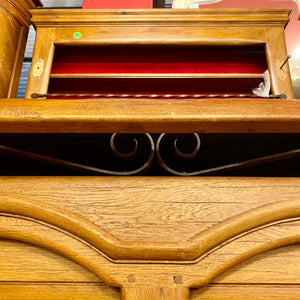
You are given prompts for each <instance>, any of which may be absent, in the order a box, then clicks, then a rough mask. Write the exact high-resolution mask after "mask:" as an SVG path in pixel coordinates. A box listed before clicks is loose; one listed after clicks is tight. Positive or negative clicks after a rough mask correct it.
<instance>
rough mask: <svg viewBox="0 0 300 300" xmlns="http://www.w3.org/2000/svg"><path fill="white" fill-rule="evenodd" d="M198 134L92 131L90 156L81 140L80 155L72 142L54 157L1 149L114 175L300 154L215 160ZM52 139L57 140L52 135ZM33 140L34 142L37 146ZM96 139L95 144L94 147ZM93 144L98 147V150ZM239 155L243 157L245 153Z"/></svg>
mask: <svg viewBox="0 0 300 300" xmlns="http://www.w3.org/2000/svg"><path fill="white" fill-rule="evenodd" d="M97 137H99V136H97ZM201 138H202V140H201V139H200V136H199V134H198V133H190V134H167V133H162V134H159V135H156V134H153V135H150V134H149V133H145V134H119V133H114V134H112V135H101V137H100V139H99V140H98V141H97V138H96V136H93V138H92V140H91V141H92V142H91V141H90V142H89V145H91V144H92V148H95V149H93V155H91V156H90V157H89V147H87V146H86V144H84V142H83V144H82V145H81V144H80V146H81V148H80V149H81V151H79V152H78V153H79V155H76V151H74V150H73V149H74V147H75V146H76V145H75V146H74V143H73V145H72V147H71V148H70V149H71V151H72V153H71V152H70V149H68V151H67V153H65V155H62V154H61V153H60V152H59V151H56V152H55V151H54V153H55V157H53V156H54V155H53V154H51V153H52V152H51V151H50V152H47V151H46V153H47V154H44V153H45V152H43V153H42V154H41V153H40V152H39V151H35V150H34V149H35V148H34V147H32V148H30V149H29V151H28V149H26V150H23V149H22V150H21V149H18V147H15V146H14V145H13V146H4V145H0V152H2V153H5V154H8V155H10V156H16V157H22V158H25V159H27V160H32V161H38V162H42V163H44V164H46V165H47V164H48V165H54V166H59V167H60V169H64V170H73V171H76V172H75V175H78V174H90V175H115V176H130V175H141V174H146V175H161V173H162V170H163V171H164V172H165V173H166V174H169V175H176V176H207V175H220V174H224V173H225V174H228V172H229V171H233V170H238V169H243V168H248V167H253V166H257V165H263V164H266V163H270V162H274V161H279V160H283V159H288V158H293V157H296V156H300V149H295V150H290V151H286V152H281V153H277V154H271V155H264V154H262V155H264V156H262V155H260V156H259V157H257V158H251V159H248V160H241V161H238V162H236V161H235V155H231V159H230V160H229V161H228V160H227V161H226V160H224V159H223V157H222V159H219V160H217V161H214V159H213V155H211V154H212V153H211V152H210V151H211V150H214V147H215V143H213V144H212V145H211V146H210V147H207V139H205V136H203V137H201ZM203 140H204V142H203ZM55 142H57V141H56V140H55ZM37 143H39V140H37ZM37 143H36V146H38V145H37ZM77 143H78V142H77ZM97 143H98V146H99V147H97ZM202 144H203V145H202ZM77 146H78V144H77ZM37 148H39V147H37ZM90 148H91V146H90ZM45 149H46V148H44V150H45ZM59 149H60V148H59ZM98 149H99V151H100V152H98ZM40 150H41V149H40ZM46 150H47V149H46ZM36 152H39V153H36ZM219 152H220V153H219V156H222V155H223V154H224V149H220V151H219ZM227 152H228V150H227ZM73 153H75V155H74V154H73ZM215 157H216V155H215ZM240 157H245V158H246V157H247V156H240ZM46 168H47V166H46ZM0 171H1V169H0ZM146 172H147V173H146ZM72 175H73V172H72Z"/></svg>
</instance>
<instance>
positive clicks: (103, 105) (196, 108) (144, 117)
mask: <svg viewBox="0 0 300 300" xmlns="http://www.w3.org/2000/svg"><path fill="white" fill-rule="evenodd" d="M178 124H180V126H179V125H178ZM0 132H1V133H82V132H84V133H112V132H119V133H145V132H149V133H161V132H167V133H172V132H173V133H174V132H175V133H187V132H198V133H255V132H261V133H272V132H273V133H300V101H299V100H279V99H274V100H270V99H269V100H268V99H262V100H260V99H224V100H223V99H201V100H200V99H199V100H192V99H190V100H188V99H187V100H179V99H178V100H176V99H175V100H159V99H154V100H151V99H80V100H79V99H78V100H74V99H58V100H45V99H41V100H33V99H0Z"/></svg>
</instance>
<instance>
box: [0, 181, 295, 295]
mask: <svg viewBox="0 0 300 300" xmlns="http://www.w3.org/2000/svg"><path fill="white" fill-rule="evenodd" d="M299 188H300V184H299V179H297V178H285V179H284V178H213V177H211V178H171V177H160V178H157V177H156V178H153V177H133V178H116V177H59V178H58V177H44V178H43V177H1V178H0V194H1V198H2V200H3V199H6V201H7V202H6V203H5V202H3V204H2V205H1V211H2V213H1V216H0V236H1V238H2V239H4V240H2V242H1V245H2V248H1V249H2V251H0V258H1V257H2V258H3V259H1V260H0V261H1V264H0V267H1V269H2V270H3V271H4V272H2V275H1V277H2V278H1V282H2V285H1V287H0V288H1V289H2V291H3V294H4V295H10V293H11V289H10V288H9V286H10V285H16V284H17V283H18V284H21V285H20V286H23V285H25V288H24V289H18V288H16V295H24V292H23V291H26V290H28V295H32V298H31V299H37V298H35V297H36V296H35V295H37V291H38V290H40V292H41V293H42V294H43V297H44V298H41V299H48V298H47V297H50V296H49V295H54V294H53V293H54V292H53V289H55V290H57V295H58V296H57V297H58V299H59V297H63V296H62V295H71V296H72V295H74V291H77V290H78V293H77V295H78V299H86V297H89V296H86V295H89V293H91V292H93V289H94V288H95V289H97V286H98V289H100V290H99V291H98V292H99V293H103V294H102V295H103V298H104V299H118V297H120V295H119V294H118V292H117V290H115V289H111V288H108V287H105V286H104V285H103V282H105V283H106V284H107V285H108V286H112V287H121V291H122V297H123V299H188V298H189V297H190V298H191V299H202V297H211V298H203V299H218V297H220V296H219V295H220V293H224V297H227V298H228V299H229V297H232V295H233V294H232V291H236V293H237V294H236V296H235V298H234V299H243V298H242V297H243V295H244V294H247V291H248V290H249V293H248V294H247V295H248V299H251V297H252V298H255V295H256V294H258V293H260V292H263V293H264V294H265V295H267V299H271V298H272V297H273V296H272V295H274V294H276V291H278V295H284V297H285V298H283V299H291V298H292V297H294V296H295V295H296V292H295V291H296V290H295V287H297V286H296V285H297V284H298V285H299V284H300V282H299V280H298V279H299V278H300V277H299V272H300V270H299V268H298V266H299V264H298V263H297V261H298V257H299V256H298V255H297V254H298V252H299V246H297V245H296V244H297V243H299V242H300V234H299V232H300V221H299V212H298V208H297V207H298V206H299V201H298V200H297V197H298V195H299ZM13 199H15V200H13ZM17 199H18V200H17ZM22 199H23V200H22ZM25 199H28V200H25ZM12 200H13V201H12ZM29 200H30V202H28V203H27V201H29ZM14 201H18V203H19V205H18V206H15V204H14V203H16V202H14ZM26 203H27V204H26ZM29 203H31V204H33V203H35V204H34V206H31V208H30V206H28V205H29ZM38 203H40V204H38ZM292 203H295V204H292ZM31 204H30V205H31ZM39 205H40V206H39ZM291 205H292V206H291ZM293 205H294V206H293ZM297 205H298V206H297ZM39 207H40V208H39ZM58 207H59V209H58ZM45 208H47V209H48V210H49V213H50V212H51V211H52V212H51V214H49V213H48V212H46V211H45ZM269 208H270V209H269ZM28 209H29V210H28ZM41 209H42V210H41ZM251 211H253V212H255V214H257V216H255V214H254V215H251V214H250V215H249V212H251ZM57 213H59V214H60V215H58V214H57ZM70 214H72V215H73V216H74V218H75V219H76V220H77V221H76V226H75V227H74V228H73V229H72V227H69V225H68V222H69V221H68V219H66V218H65V217H64V215H65V216H68V215H69V216H70V217H71V216H72V215H70ZM47 215H48V216H47ZM248 215H249V216H251V218H250V219H249V220H248V219H247V216H248ZM95 217H96V218H95ZM257 218H258V219H257ZM259 219H260V221H259V223H257V222H258V220H259ZM59 220H63V223H61V222H60V221H59ZM69 220H71V219H69ZM250 220H251V221H250ZM208 221H209V222H211V223H209V224H208V223H207V222H208ZM87 222H91V224H93V225H89V226H97V228H99V229H101V230H103V229H105V232H106V233H105V234H108V235H110V236H111V237H113V239H115V240H111V241H112V242H113V243H115V244H112V248H109V249H111V250H109V251H113V252H115V254H114V253H110V252H108V253H107V254H108V255H109V256H110V257H111V258H109V256H107V255H106V254H104V253H105V248H102V246H99V244H97V243H95V241H93V239H89V237H88V236H89V235H90V233H89V232H88V231H86V230H85V229H84V228H83V227H82V229H79V227H78V226H80V223H81V224H85V223H86V224H88V223H87ZM232 222H233V223H236V224H237V227H232V224H233V223H232ZM249 222H250V223H249ZM251 223H252V224H251ZM185 224H188V226H189V224H191V225H192V226H191V227H185ZM242 224H243V225H242ZM247 224H248V225H247ZM255 224H256V225H255ZM259 224H261V225H259ZM263 224H265V225H263ZM107 225H109V227H105V226H107ZM112 225H113V226H112ZM149 225H150V227H151V228H149ZM224 226H226V230H225V231H224V233H222V235H223V238H225V240H224V239H221V240H220V238H219V237H218V235H219V232H220V231H219V230H220V228H223V227H224ZM253 226H254V227H253ZM255 226H256V227H255ZM113 227H115V228H119V229H118V230H116V231H114V228H113ZM121 228H125V230H124V231H123V232H122V231H120V229H121ZM182 228H183V229H182ZM236 228H240V230H239V231H236ZM251 228H252V229H251ZM83 229H84V231H82V232H80V231H81V230H83ZM188 229H189V230H188ZM224 229H225V227H224ZM222 230H223V229H222ZM98 232H99V233H101V232H100V231H99V230H98ZM239 232H240V233H239ZM156 233H157V234H156ZM171 233H173V234H171ZM210 233H211V234H212V236H213V238H211V237H209V234H210ZM101 234H102V233H101ZM207 234H208V236H207ZM224 234H225V236H224ZM179 236H180V238H178V237H179ZM205 236H207V238H208V240H205ZM226 236H227V237H226ZM197 237H202V238H203V239H202V243H203V244H202V245H201V246H199V245H198V247H199V249H200V248H202V247H204V246H205V245H209V244H211V243H212V246H211V247H213V248H207V250H206V252H205V253H203V255H202V256H201V257H199V258H198V259H196V260H195V261H193V262H192V261H191V262H189V263H188V262H187V261H186V262H184V261H178V259H177V260H176V261H172V259H171V257H172V255H174V254H176V253H178V251H180V253H181V255H184V251H186V249H185V250H184V248H182V247H183V245H185V247H187V249H188V247H189V244H190V243H191V242H192V241H193V240H195V238H197ZM222 240H223V242H222ZM133 241H134V242H133ZM195 241H196V240H195ZM120 243H121V244H120ZM207 243H208V244H207ZM34 245H35V246H34ZM119 245H122V247H128V246H129V245H130V247H133V248H132V249H135V252H131V250H130V249H129V248H128V250H126V251H128V255H127V260H123V261H122V260H118V259H117V260H116V259H113V257H115V255H116V254H117V253H118V251H117V248H118V247H119ZM142 245H143V247H146V248H145V249H148V250H147V251H148V252H147V254H146V252H145V254H143V256H140V255H138V256H136V252H140V254H141V253H142V252H143V251H144V250H142V248H141V246H142ZM213 245H214V246H213ZM40 247H41V248H45V249H47V250H43V249H41V248H40ZM164 247H168V249H169V250H168V255H169V257H170V258H169V259H166V256H164V254H163V252H161V251H162V249H163V248H164ZM124 249H125V248H124ZM151 249H156V250H155V251H156V253H157V254H156V256H155V257H157V258H158V256H157V255H158V254H159V253H160V254H159V255H161V260H160V261H153V260H152V259H153V258H151V257H154V256H153V253H154V252H153V251H152V250H151ZM179 249H180V250H179ZM203 249H204V248H203ZM209 249H210V250H209ZM272 249H274V250H272ZM103 250H104V252H103ZM172 253H173V254H172ZM57 254H59V255H57ZM6 256H8V257H11V258H12V259H8V260H6V259H5V257H6ZM24 256H25V257H24ZM138 257H139V260H137V258H138ZM164 257H165V258H164ZM174 257H175V256H174ZM177 257H178V256H177ZM41 258H43V259H41ZM140 259H144V261H141V260H140ZM40 260H41V263H39V261H40ZM69 260H71V261H69ZM30 264H33V265H34V267H33V268H32V274H31V272H29V270H28V269H29V268H28V266H29V265H30ZM26 265H27V267H26ZM274 266H276V268H274ZM20 269H27V270H26V271H25V272H24V276H23V274H22V273H20V272H19V271H18V270H20ZM92 273H93V274H94V275H93V274H92ZM282 274H286V277H285V276H282ZM39 277H41V278H42V279H40V280H38V278H39ZM76 282H77V283H78V286H77V284H76ZM291 284H292V285H291ZM73 285H75V286H77V287H76V288H75V289H73V288H72V287H73ZM207 285H209V286H208V287H207V288H204V287H205V286H207ZM231 286H233V287H234V289H230V287H231ZM188 287H193V288H196V287H197V288H199V289H198V290H194V289H193V290H192V291H191V293H190V296H188V295H189V288H188ZM203 288H204V289H203ZM283 288H284V292H283ZM98 292H97V293H98ZM22 293H23V294H22ZM116 293H117V294H116ZM99 295H100V294H99ZM7 297H8V296H7ZM20 297H21V296H20ZM113 297H116V298H113ZM7 299H9V298H7ZM12 299H14V298H12ZM76 299H77V298H76ZM225 299H226V298H225Z"/></svg>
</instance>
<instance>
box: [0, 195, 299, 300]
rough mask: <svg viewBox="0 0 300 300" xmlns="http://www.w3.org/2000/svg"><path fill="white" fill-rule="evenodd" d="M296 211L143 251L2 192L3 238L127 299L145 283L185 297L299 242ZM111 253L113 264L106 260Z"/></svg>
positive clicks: (250, 217) (254, 214)
mask: <svg viewBox="0 0 300 300" xmlns="http://www.w3.org/2000/svg"><path fill="white" fill-rule="evenodd" d="M299 212H300V203H299V201H296V200H295V201H282V202H277V203H273V204H268V205H263V206H261V207H259V208H256V209H253V210H250V211H248V212H246V213H243V214H240V215H237V216H235V217H232V218H230V219H228V220H227V221H225V222H222V223H220V224H218V225H216V226H213V227H211V228H210V229H209V230H206V231H204V232H202V233H200V234H198V235H197V236H195V237H194V238H192V239H191V240H189V241H187V242H186V243H153V244H151V243H148V244H147V245H145V246H143V245H142V244H141V243H132V242H125V241H119V240H117V239H115V238H114V237H112V236H111V235H109V234H108V233H106V232H105V231H103V230H102V229H100V228H98V227H97V226H95V225H94V224H92V223H90V222H88V221H87V220H84V219H82V218H80V217H78V216H76V215H74V214H70V213H68V212H66V211H62V210H60V209H59V208H57V207H53V206H50V205H48V204H46V203H42V202H39V201H35V200H30V199H25V198H21V197H15V196H8V195H1V197H0V238H3V239H9V240H17V241H22V242H25V243H28V244H33V245H36V246H39V247H43V248H45V249H48V250H50V251H52V252H54V253H57V254H59V255H62V256H64V257H66V258H68V259H70V260H72V261H74V262H76V263H78V264H79V265H81V266H82V267H84V268H85V269H87V270H89V271H91V272H92V273H94V274H95V275H96V276H98V277H99V278H100V279H101V280H103V281H104V282H105V283H106V284H107V285H109V286H114V287H122V293H123V297H124V299H127V298H126V297H129V296H128V295H131V294H130V293H131V292H134V289H136V288H137V289H140V292H141V293H144V292H145V293H146V292H147V291H148V289H149V286H150V287H152V288H150V290H151V293H154V294H155V293H157V292H158V291H157V288H156V287H166V288H167V289H166V290H168V289H169V290H168V291H169V292H168V293H170V295H173V293H175V294H176V295H177V294H178V293H179V294H178V295H181V294H182V295H184V296H182V297H181V296H178V297H177V296H176V297H177V298H176V299H188V290H187V289H188V288H190V287H193V288H194V287H203V286H205V285H207V284H208V283H210V282H211V281H212V280H213V279H215V278H216V277H217V276H219V275H221V274H222V273H223V272H225V271H227V270H228V269H230V268H231V267H233V266H234V265H236V264H237V263H240V262H242V261H244V260H246V259H248V258H251V257H253V256H254V255H257V254H260V253H263V252H266V251H269V250H272V249H275V248H278V247H282V246H287V245H292V244H295V243H300V214H299ZM110 249H112V250H114V251H113V254H114V257H117V258H118V259H113V258H112V255H109V254H110V253H109V251H110ZM126 249H127V251H128V252H127V253H126ZM139 251H141V252H142V253H139ZM147 251H149V254H148V253H147ZM193 251H194V252H193ZM190 252H191V253H190ZM153 253H155V256H154V255H153ZM124 254H126V255H124ZM190 257H191V258H193V260H189V258H190ZM178 258H181V259H178ZM194 258H195V259H194ZM162 270H163V272H162ZM134 293H135V292H134ZM175 294H174V295H175ZM126 295H127V296H126ZM172 297H173V296H172ZM172 297H171V298H172ZM171 298H166V299H171ZM128 299H129V298H128ZM172 299H175V298H174V297H173V298H172Z"/></svg>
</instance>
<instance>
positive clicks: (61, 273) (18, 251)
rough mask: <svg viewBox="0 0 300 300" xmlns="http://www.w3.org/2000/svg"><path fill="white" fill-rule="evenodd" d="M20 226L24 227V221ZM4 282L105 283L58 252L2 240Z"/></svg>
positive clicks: (0, 277) (0, 275) (0, 273)
mask: <svg viewBox="0 0 300 300" xmlns="http://www.w3.org/2000/svg"><path fill="white" fill-rule="evenodd" d="M19 224H20V226H21V225H22V223H21V222H19ZM7 257H10V259H7ZM0 282H2V283H4V282H6V283H9V282H11V283H17V282H19V283H23V284H25V283H29V282H36V283H50V282H60V283H65V284H68V283H75V282H77V283H81V282H88V283H97V284H100V283H101V280H100V279H99V278H98V277H96V276H95V275H94V274H92V273H91V272H88V271H87V270H86V269H84V268H82V267H81V266H79V265H78V264H76V263H74V262H72V261H71V260H68V259H66V258H64V257H62V256H60V255H57V254H56V253H54V252H50V251H47V250H45V249H43V248H41V247H37V246H34V245H30V244H25V243H21V242H16V241H11V240H0Z"/></svg>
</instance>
